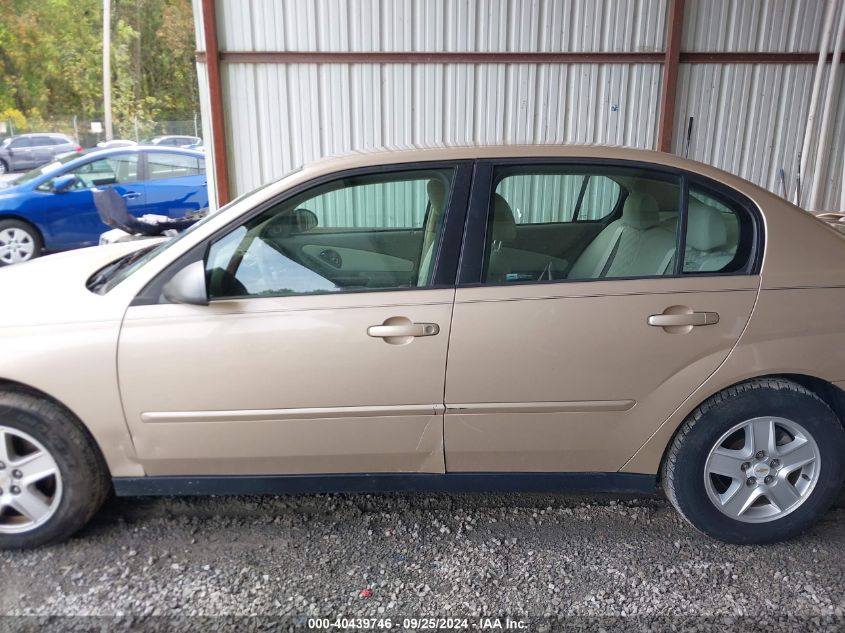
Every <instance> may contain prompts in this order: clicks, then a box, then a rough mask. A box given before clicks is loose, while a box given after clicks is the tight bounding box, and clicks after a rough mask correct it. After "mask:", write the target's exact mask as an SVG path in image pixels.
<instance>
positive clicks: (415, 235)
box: [206, 169, 453, 297]
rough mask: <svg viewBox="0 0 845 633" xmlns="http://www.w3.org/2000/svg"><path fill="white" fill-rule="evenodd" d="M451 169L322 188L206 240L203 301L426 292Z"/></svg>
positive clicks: (370, 178) (362, 179) (358, 179)
mask: <svg viewBox="0 0 845 633" xmlns="http://www.w3.org/2000/svg"><path fill="white" fill-rule="evenodd" d="M452 178H453V170H452V169H444V170H425V171H413V172H400V173H391V174H380V175H369V176H360V177H354V178H349V179H343V180H338V181H334V182H331V183H329V184H326V185H322V186H320V187H318V188H316V189H313V190H310V191H308V192H305V193H303V194H300V195H298V196H295V197H294V198H291V199H289V200H286V201H284V202H282V203H280V204H279V205H277V206H275V207H273V208H271V209H269V210H267V211H265V212H264V213H262V214H261V215H259V216H258V217H256V218H254V219H252V220H250V221H249V222H247V223H246V224H244V225H242V226H240V227H238V228H237V229H235V230H234V231H232V232H230V233H229V234H228V235H226V236H225V237H223V238H221V239H219V240H218V241H216V242H214V243H213V244H212V245H211V247H210V249H209V254H208V258H207V261H206V274H207V277H208V288H209V295H210V296H211V297H231V296H262V295H276V296H278V295H295V294H310V293H327V292H343V291H360V290H373V289H384V288H422V287H426V286H429V285H430V283H431V275H432V271H433V262H434V257H435V255H436V249H437V245H438V244H439V241H440V240H439V238H440V233H441V231H442V227H443V220H444V217H445V211H446V203H447V200H448V192H449V190H450V187H451V182H452Z"/></svg>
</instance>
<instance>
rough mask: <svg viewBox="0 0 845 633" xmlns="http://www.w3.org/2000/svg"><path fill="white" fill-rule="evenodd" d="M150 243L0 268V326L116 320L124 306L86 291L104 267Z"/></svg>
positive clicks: (96, 248)
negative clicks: (91, 280)
mask: <svg viewBox="0 0 845 633" xmlns="http://www.w3.org/2000/svg"><path fill="white" fill-rule="evenodd" d="M152 243H153V242H151V241H150V240H137V241H132V242H121V243H119V244H110V245H108V246H94V247H92V248H83V249H80V250H76V251H68V252H65V253H59V254H56V255H48V256H46V257H39V258H38V259H34V260H32V261H29V262H26V263H23V264H15V265H14V266H4V267H2V268H0V292H2V296H3V297H6V298H7V300H6V301H3V302H2V304H0V328H6V327H27V326H36V325H56V324H59V323H79V322H86V321H89V322H96V321H110V320H117V319H120V318H122V317H123V312H124V310H125V308H126V306H125V305H115V302H114V301H108V299H107V295H105V296H104V295H98V294H95V293H93V292H91V291H89V290H88V288H86V286H85V282H86V281H88V279H89V278H90V277H91V275H93V274H94V273H95V272H96V271H98V270H99V269H100V268H102V267H104V266H105V265H107V264H109V263H111V262H113V261H114V260H116V259H118V258H120V257H123V256H124V255H128V254H129V253H131V252H133V251H136V250H139V249H141V248H144V247H145V246H150V245H151V244H152Z"/></svg>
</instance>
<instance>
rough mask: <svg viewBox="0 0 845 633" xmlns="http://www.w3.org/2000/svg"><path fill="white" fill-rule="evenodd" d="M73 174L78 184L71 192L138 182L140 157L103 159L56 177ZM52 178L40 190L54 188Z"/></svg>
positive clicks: (119, 156)
mask: <svg viewBox="0 0 845 633" xmlns="http://www.w3.org/2000/svg"><path fill="white" fill-rule="evenodd" d="M66 174H73V175H74V176H76V183H75V184H74V185H73V186H72V187H71V188H70V190H80V189H90V188H91V187H105V186H108V185H117V184H120V183H125V182H137V181H138V155H137V154H122V155H118V156H110V157H108V158H101V159H100V160H95V161H92V162H90V163H85V164H84V165H80V166H79V167H76V168H74V169H73V170H71V171H68V172H63V173H61V174H59V175H58V176H56V178H58V177H59V176H64V175H66ZM53 180H55V178H52V179H50V180H48V181H47V182H45V183H44V184H43V185H41V186H39V187H38V188H39V189H41V190H43V191H49V190H50V189H52V187H53Z"/></svg>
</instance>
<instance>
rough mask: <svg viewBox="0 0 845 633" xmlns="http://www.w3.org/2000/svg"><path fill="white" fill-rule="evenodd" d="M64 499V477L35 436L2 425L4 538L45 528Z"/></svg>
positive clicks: (0, 514)
mask: <svg viewBox="0 0 845 633" xmlns="http://www.w3.org/2000/svg"><path fill="white" fill-rule="evenodd" d="M61 498H62V477H61V473H60V472H59V467H58V465H57V464H56V460H55V459H53V456H52V455H50V452H49V451H48V450H47V449H46V448H44V446H43V445H42V444H41V443H40V442H38V440H36V439H35V438H33V437H32V436H31V435H29V434H27V433H24V432H23V431H20V430H18V429H14V428H11V427H7V426H2V425H0V534H17V533H20V532H28V531H30V530H33V529H35V528H37V527H38V526H40V525H43V524H44V523H46V522H47V521H48V520H49V519H50V517H52V516H53V514H55V512H56V510H57V508H58V507H59V502H60V501H61Z"/></svg>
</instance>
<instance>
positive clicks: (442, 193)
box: [426, 178, 446, 213]
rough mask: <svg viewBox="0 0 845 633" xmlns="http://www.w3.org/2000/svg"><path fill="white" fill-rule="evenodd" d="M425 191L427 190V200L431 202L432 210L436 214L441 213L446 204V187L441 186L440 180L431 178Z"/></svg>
mask: <svg viewBox="0 0 845 633" xmlns="http://www.w3.org/2000/svg"><path fill="white" fill-rule="evenodd" d="M426 189H427V190H428V200H429V202H431V206H432V208H433V209H435V210H436V212H437V213H441V212H442V211H443V207H444V205H445V202H446V201H445V198H446V185H444V184H443V181H442V180H438V179H436V178H432V179H431V180H429V181H428V186H427V187H426Z"/></svg>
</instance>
